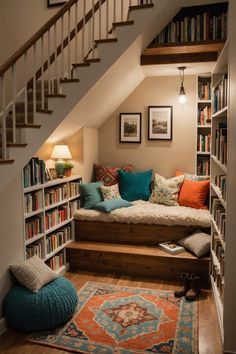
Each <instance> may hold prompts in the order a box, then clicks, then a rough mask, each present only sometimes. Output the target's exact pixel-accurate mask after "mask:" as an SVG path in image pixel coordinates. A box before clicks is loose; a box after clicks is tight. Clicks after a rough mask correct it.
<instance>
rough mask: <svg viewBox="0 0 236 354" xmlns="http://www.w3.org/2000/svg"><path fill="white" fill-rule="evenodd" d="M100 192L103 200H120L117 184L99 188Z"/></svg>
mask: <svg viewBox="0 0 236 354" xmlns="http://www.w3.org/2000/svg"><path fill="white" fill-rule="evenodd" d="M101 192H102V196H103V199H104V200H109V199H117V198H120V199H121V196H120V192H119V185H118V184H114V185H113V186H101Z"/></svg>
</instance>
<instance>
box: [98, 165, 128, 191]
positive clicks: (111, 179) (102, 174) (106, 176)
mask: <svg viewBox="0 0 236 354" xmlns="http://www.w3.org/2000/svg"><path fill="white" fill-rule="evenodd" d="M94 169H95V178H96V181H103V183H104V186H112V185H114V184H117V183H118V170H122V171H125V172H130V171H131V169H132V165H126V166H123V167H106V166H103V165H100V164H95V166H94Z"/></svg>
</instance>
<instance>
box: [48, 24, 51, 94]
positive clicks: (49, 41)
mask: <svg viewBox="0 0 236 354" xmlns="http://www.w3.org/2000/svg"><path fill="white" fill-rule="evenodd" d="M50 47H51V38H50V29H49V30H48V93H49V94H51V65H50V50H51V49H50Z"/></svg>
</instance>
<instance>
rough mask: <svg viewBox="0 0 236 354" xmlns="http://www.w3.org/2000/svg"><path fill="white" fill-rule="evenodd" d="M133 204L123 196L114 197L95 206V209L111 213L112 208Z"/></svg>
mask: <svg viewBox="0 0 236 354" xmlns="http://www.w3.org/2000/svg"><path fill="white" fill-rule="evenodd" d="M132 205H133V204H132V203H130V202H128V201H127V200H124V199H121V198H113V199H107V200H104V201H103V202H101V203H98V204H96V205H95V206H94V209H96V210H100V211H103V212H104V213H110V212H111V211H112V210H115V209H119V208H126V207H129V206H132Z"/></svg>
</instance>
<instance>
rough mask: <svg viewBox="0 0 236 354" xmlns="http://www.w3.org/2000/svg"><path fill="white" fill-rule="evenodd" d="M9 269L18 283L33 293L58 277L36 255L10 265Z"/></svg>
mask: <svg viewBox="0 0 236 354" xmlns="http://www.w3.org/2000/svg"><path fill="white" fill-rule="evenodd" d="M10 269H11V271H12V273H13V274H14V276H15V277H16V279H17V280H18V281H19V283H20V284H22V285H23V286H25V287H26V288H27V289H29V290H31V291H33V292H34V293H37V292H38V291H39V289H41V288H42V287H43V286H44V285H45V284H47V283H49V282H51V281H52V280H54V279H56V278H57V277H58V275H57V273H55V272H54V271H53V270H52V269H51V268H49V267H48V266H47V265H46V264H45V263H44V262H43V261H42V259H40V258H39V257H38V256H37V255H35V256H33V257H32V258H29V259H27V260H26V261H21V262H18V263H16V264H13V265H11V266H10Z"/></svg>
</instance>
